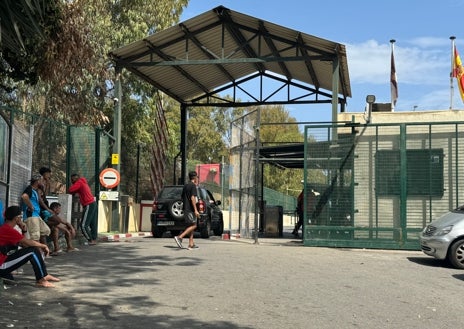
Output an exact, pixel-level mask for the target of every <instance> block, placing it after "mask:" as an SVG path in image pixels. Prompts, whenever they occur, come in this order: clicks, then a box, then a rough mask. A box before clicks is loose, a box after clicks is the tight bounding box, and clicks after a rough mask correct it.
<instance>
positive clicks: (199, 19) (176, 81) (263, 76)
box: [110, 6, 351, 105]
mask: <svg viewBox="0 0 464 329" xmlns="http://www.w3.org/2000/svg"><path fill="white" fill-rule="evenodd" d="M110 56H111V58H112V59H113V60H114V61H115V62H116V65H117V66H119V67H124V68H126V69H128V70H130V71H131V72H133V73H134V74H136V75H137V76H139V77H140V78H142V79H144V80H146V81H148V82H149V83H151V84H152V85H154V86H155V87H156V88H158V89H160V90H161V91H163V92H165V93H166V94H168V95H169V96H171V97H173V98H174V99H176V100H178V101H179V102H181V103H184V104H190V105H194V104H196V103H197V102H200V101H202V103H204V102H206V103H210V102H211V99H212V98H211V96H212V95H214V94H217V93H219V92H222V93H227V94H230V95H234V94H235V91H237V90H238V89H241V90H245V91H246V93H247V94H249V96H250V98H251V101H250V100H247V101H246V103H247V104H264V103H266V104H269V103H300V102H301V103H319V102H324V103H329V102H331V99H332V96H333V95H332V91H333V89H334V87H333V81H334V79H333V77H332V72H334V65H333V63H334V62H336V63H337V62H338V69H339V70H338V72H339V74H338V81H339V84H338V95H337V96H338V102H339V103H343V104H345V103H346V98H347V97H351V88H350V80H349V74H348V63H347V58H346V49H345V46H344V45H342V44H340V43H336V42H332V41H329V40H325V39H321V38H318V37H315V36H312V35H309V34H305V33H302V32H299V31H295V30H292V29H289V28H285V27H283V26H280V25H276V24H273V23H270V22H267V21H263V20H261V19H258V18H255V17H251V16H248V15H245V14H242V13H239V12H236V11H232V10H230V9H228V8H225V7H223V6H219V7H216V8H214V9H212V10H210V11H208V12H205V13H203V14H201V15H199V16H196V17H194V18H191V19H189V20H187V21H185V22H182V23H179V24H178V25H176V26H173V27H171V28H168V29H166V30H163V31H160V32H157V33H155V34H153V35H151V36H149V37H147V38H145V39H143V40H139V41H136V42H134V43H131V44H129V45H127V46H124V47H122V48H119V49H116V50H114V51H112V52H111V53H110ZM251 80H253V81H256V83H255V84H254V85H253V87H252V88H251V89H254V90H256V89H259V90H260V91H261V92H259V93H258V95H253V93H254V91H252V90H250V87H251V85H252V84H251V83H250V81H251ZM268 80H270V81H274V82H277V83H278V84H280V87H277V88H279V90H276V92H275V94H274V95H273V96H269V95H268V96H266V95H263V94H264V93H263V92H262V91H263V89H262V88H263V81H268ZM256 86H258V87H259V88H256ZM282 86H283V87H282ZM295 89H298V91H295ZM281 90H284V92H282V91H281ZM281 94H283V95H284V96H283V97H282V95H281ZM277 96H280V97H281V99H278V97H277ZM235 101H238V100H236V99H234V102H235Z"/></svg>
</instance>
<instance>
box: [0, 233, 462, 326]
mask: <svg viewBox="0 0 464 329" xmlns="http://www.w3.org/2000/svg"><path fill="white" fill-rule="evenodd" d="M196 243H197V245H199V247H200V249H197V250H191V251H190V250H181V249H179V248H177V246H176V244H175V242H174V240H173V239H172V238H162V239H154V238H152V237H135V238H131V239H126V240H120V241H119V242H102V243H99V244H98V245H97V246H80V251H78V252H72V253H65V254H63V255H60V256H57V257H53V258H47V260H46V261H47V265H48V269H49V272H50V273H51V274H53V275H56V276H58V277H60V278H61V279H62V281H61V282H59V283H57V284H56V286H57V287H56V288H51V289H46V288H36V287H34V277H33V272H32V268H31V266H30V265H26V266H25V267H24V273H23V274H20V275H17V276H16V280H17V281H18V283H17V284H15V285H7V286H6V287H7V289H0V290H1V291H0V328H48V329H50V328H112V329H116V328H266V329H269V328H331V329H332V328H421V329H424V328H461V327H462V326H463V323H464V312H463V311H462V296H463V295H464V282H463V280H464V271H462V270H457V269H453V268H450V267H448V266H447V265H446V264H445V263H443V262H440V261H437V260H435V259H433V258H431V257H429V256H426V255H423V254H422V253H421V252H419V251H384V250H362V249H340V248H316V247H303V246H302V243H301V241H300V240H295V239H289V238H284V239H260V240H259V244H255V243H254V240H248V239H243V238H242V239H237V240H221V239H220V238H218V237H212V238H210V239H200V238H198V239H196ZM0 288H1V287H0Z"/></svg>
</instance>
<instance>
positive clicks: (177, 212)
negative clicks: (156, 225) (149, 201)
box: [168, 200, 184, 219]
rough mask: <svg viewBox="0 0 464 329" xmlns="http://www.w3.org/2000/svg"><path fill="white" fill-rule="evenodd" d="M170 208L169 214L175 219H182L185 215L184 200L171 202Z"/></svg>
mask: <svg viewBox="0 0 464 329" xmlns="http://www.w3.org/2000/svg"><path fill="white" fill-rule="evenodd" d="M168 210H169V214H170V215H171V216H172V217H173V218H175V219H181V218H182V217H183V216H184V209H183V202H182V201H181V200H176V201H173V202H171V203H170V204H169V207H168Z"/></svg>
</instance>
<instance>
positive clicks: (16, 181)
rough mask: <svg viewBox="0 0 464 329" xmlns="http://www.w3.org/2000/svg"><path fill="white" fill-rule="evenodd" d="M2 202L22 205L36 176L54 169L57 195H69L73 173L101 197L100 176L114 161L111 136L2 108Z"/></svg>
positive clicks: (53, 192)
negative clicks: (99, 193)
mask: <svg viewBox="0 0 464 329" xmlns="http://www.w3.org/2000/svg"><path fill="white" fill-rule="evenodd" d="M0 135H1V136H2V137H3V139H2V142H1V144H0V200H2V202H3V204H4V205H14V204H19V203H20V196H21V194H22V192H23V191H24V188H25V187H26V186H27V185H28V184H29V179H30V178H31V175H32V174H33V173H38V171H39V168H41V167H43V166H45V167H49V168H51V169H52V172H53V176H52V187H51V193H52V194H59V193H65V192H66V184H67V182H68V178H69V176H70V174H71V173H74V172H77V173H79V174H81V175H82V176H85V177H86V178H87V180H88V181H89V184H90V185H91V186H93V190H94V193H95V195H96V196H97V198H98V192H99V189H100V183H99V180H98V176H99V173H100V171H101V170H102V169H103V168H106V166H107V165H108V161H109V158H110V153H111V150H110V141H111V137H110V136H108V134H105V133H104V132H103V131H102V130H100V129H96V128H92V127H84V126H80V127H76V126H67V125H65V124H63V123H60V122H56V121H53V120H49V119H47V118H42V117H38V116H36V115H32V114H28V113H24V112H21V111H18V110H15V109H11V108H8V107H0Z"/></svg>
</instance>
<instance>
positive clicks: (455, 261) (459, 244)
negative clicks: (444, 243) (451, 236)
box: [448, 239, 464, 269]
mask: <svg viewBox="0 0 464 329" xmlns="http://www.w3.org/2000/svg"><path fill="white" fill-rule="evenodd" d="M448 261H449V262H450V263H451V264H452V265H453V266H454V267H456V268H459V269H464V239H462V240H458V241H455V242H454V243H453V244H452V245H451V247H450V249H449V251H448Z"/></svg>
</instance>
